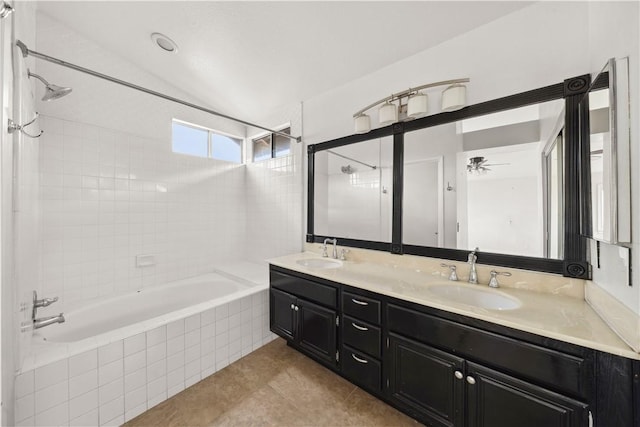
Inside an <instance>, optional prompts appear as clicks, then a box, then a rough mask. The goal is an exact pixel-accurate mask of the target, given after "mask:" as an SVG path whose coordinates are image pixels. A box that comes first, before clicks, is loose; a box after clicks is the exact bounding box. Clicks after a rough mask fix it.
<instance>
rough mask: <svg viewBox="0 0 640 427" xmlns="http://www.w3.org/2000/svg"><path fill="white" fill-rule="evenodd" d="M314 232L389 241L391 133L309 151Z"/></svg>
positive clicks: (391, 171) (390, 218)
mask: <svg viewBox="0 0 640 427" xmlns="http://www.w3.org/2000/svg"><path fill="white" fill-rule="evenodd" d="M314 170H315V171H314V172H315V173H314V177H313V179H314V206H313V208H314V232H315V233H316V234H318V235H323V236H339V237H342V238H349V239H357V240H371V241H376V242H391V229H392V227H391V226H392V205H393V137H391V136H387V137H383V138H375V139H370V140H367V141H364V142H359V143H355V144H349V145H344V146H341V147H336V148H331V149H326V150H322V151H318V152H316V153H315V164H314Z"/></svg>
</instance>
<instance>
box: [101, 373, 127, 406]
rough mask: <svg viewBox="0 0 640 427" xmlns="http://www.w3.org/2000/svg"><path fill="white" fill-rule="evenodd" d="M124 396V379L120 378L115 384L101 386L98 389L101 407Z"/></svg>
mask: <svg viewBox="0 0 640 427" xmlns="http://www.w3.org/2000/svg"><path fill="white" fill-rule="evenodd" d="M123 395H124V379H123V378H118V379H116V380H115V381H113V382H110V383H108V384H106V385H104V386H100V388H99V389H98V396H99V398H100V399H99V401H100V406H103V405H105V404H107V403H108V402H110V401H112V400H114V399H115V398H117V397H118V396H123Z"/></svg>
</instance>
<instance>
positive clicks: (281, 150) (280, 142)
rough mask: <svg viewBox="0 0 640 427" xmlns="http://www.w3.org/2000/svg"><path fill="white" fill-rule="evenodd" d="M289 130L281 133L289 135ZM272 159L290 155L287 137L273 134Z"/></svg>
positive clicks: (289, 141) (289, 143)
mask: <svg viewBox="0 0 640 427" xmlns="http://www.w3.org/2000/svg"><path fill="white" fill-rule="evenodd" d="M290 131H291V129H289V128H287V129H283V130H282V131H281V132H283V133H286V134H289V133H290ZM273 137H274V138H273V145H274V157H282V156H288V155H289V154H290V153H291V140H290V139H289V138H287V137H284V136H281V135H278V134H274V135H273Z"/></svg>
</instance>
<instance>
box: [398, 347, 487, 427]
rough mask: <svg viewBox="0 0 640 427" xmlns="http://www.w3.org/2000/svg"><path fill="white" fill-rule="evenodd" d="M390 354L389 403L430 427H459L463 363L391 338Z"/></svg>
mask: <svg viewBox="0 0 640 427" xmlns="http://www.w3.org/2000/svg"><path fill="white" fill-rule="evenodd" d="M389 350H390V351H389V353H390V358H391V360H390V364H389V366H390V370H389V394H390V398H391V400H392V401H393V402H394V403H396V404H397V405H399V406H400V407H402V408H404V409H405V410H407V411H408V412H409V413H410V414H412V415H413V416H414V417H416V418H417V419H419V420H420V421H421V422H424V423H425V424H427V425H429V426H438V427H440V426H462V425H463V420H464V417H463V406H464V384H465V383H464V380H463V379H464V376H463V372H464V360H463V359H461V358H459V357H456V356H453V355H451V354H449V353H445V352H442V351H440V350H436V349H435V348H432V347H429V346H426V345H423V344H420V343H417V342H415V341H410V340H407V339H405V338H401V337H399V336H397V335H394V334H390V335H389ZM492 427H493V426H492Z"/></svg>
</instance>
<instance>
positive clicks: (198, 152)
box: [171, 120, 242, 163]
mask: <svg viewBox="0 0 640 427" xmlns="http://www.w3.org/2000/svg"><path fill="white" fill-rule="evenodd" d="M171 141H172V147H173V152H174V153H180V154H188V155H190V156H198V157H208V158H212V159H217V160H224V161H227V162H233V163H242V138H236V137H233V136H229V135H224V134H222V133H219V132H217V131H214V130H211V129H207V128H203V127H200V126H196V125H192V124H189V123H185V122H181V121H178V120H173V122H172V138H171Z"/></svg>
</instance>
